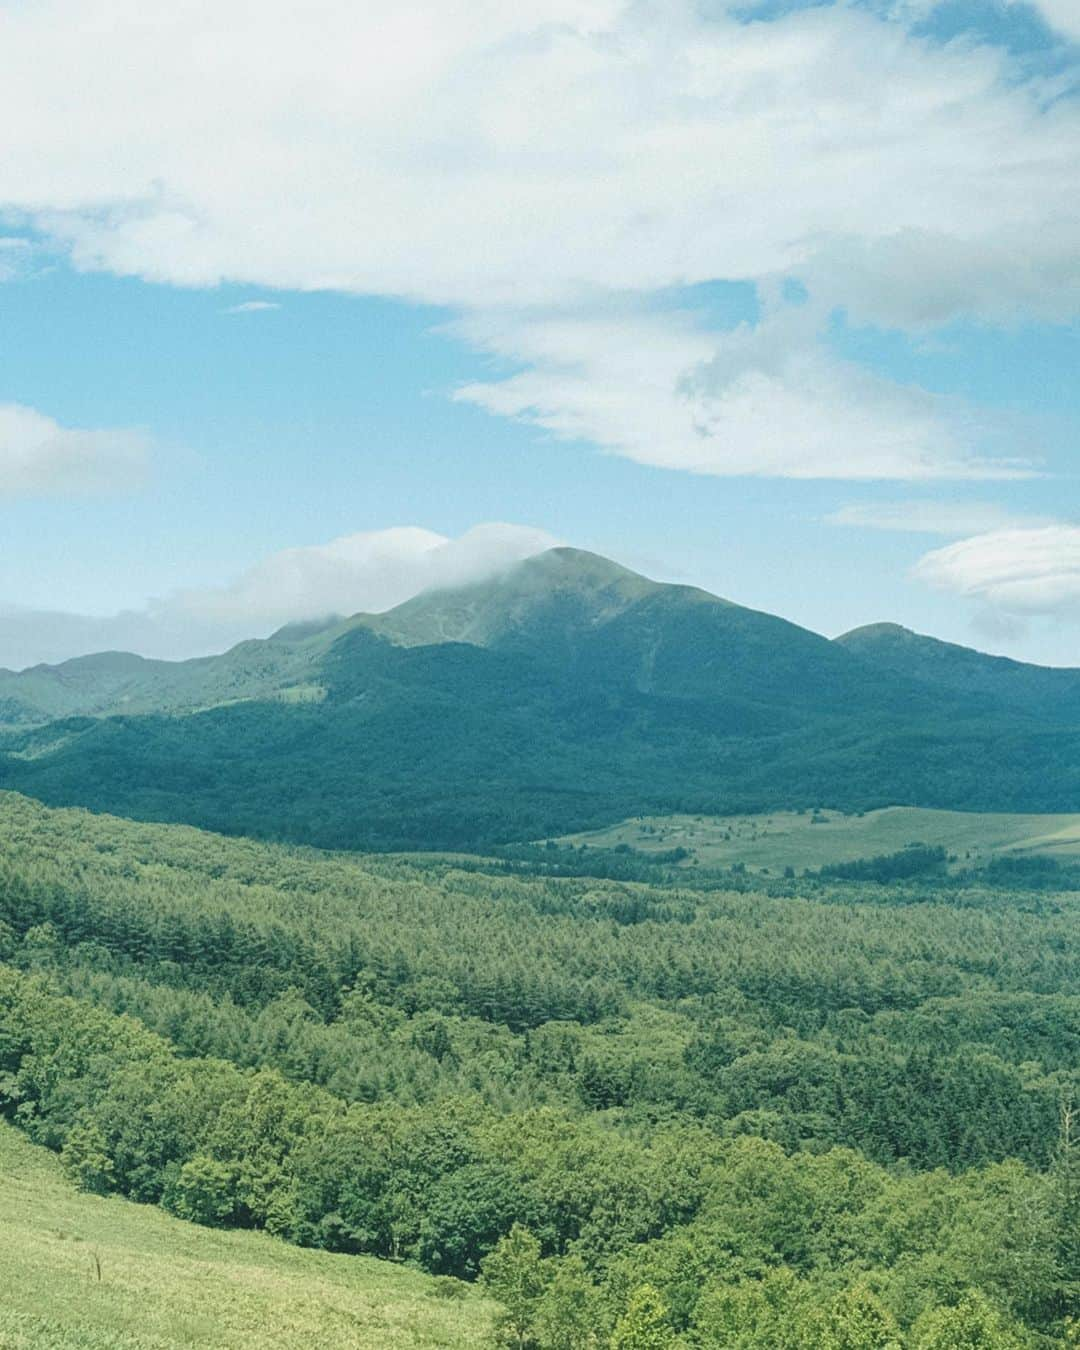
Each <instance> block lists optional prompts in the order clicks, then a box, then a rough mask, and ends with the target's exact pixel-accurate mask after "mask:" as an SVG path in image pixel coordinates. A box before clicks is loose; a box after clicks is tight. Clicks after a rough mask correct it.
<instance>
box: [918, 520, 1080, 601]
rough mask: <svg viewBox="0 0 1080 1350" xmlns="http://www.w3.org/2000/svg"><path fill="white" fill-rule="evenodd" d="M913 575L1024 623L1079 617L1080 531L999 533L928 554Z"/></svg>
mask: <svg viewBox="0 0 1080 1350" xmlns="http://www.w3.org/2000/svg"><path fill="white" fill-rule="evenodd" d="M915 575H916V576H917V577H919V578H920V579H921V580H923V581H926V582H928V583H929V584H930V585H932V586H936V587H939V588H942V589H945V590H950V591H954V592H956V593H958V594H960V595H963V596H965V597H967V598H968V599H971V600H975V601H978V602H979V603H980V604H982V605H983V606H984V607H985V608H986V609H987V610H990V611H995V612H997V613H1000V614H1005V615H1015V616H1020V617H1027V616H1036V615H1051V616H1058V617H1062V618H1064V617H1068V618H1078V617H1080V525H1070V524H1060V523H1059V524H1053V525H1044V526H1041V527H1037V528H1033V529H1005V530H995V531H993V532H991V533H990V534H982V535H976V536H975V537H973V538H971V539H963V540H961V541H959V542H958V543H955V544H949V545H947V546H946V547H945V548H940V549H935V550H934V551H933V552H932V553H928V554H926V556H925V557H923V558H921V559H920V560H919V562H918V564H917V565H916V568H915Z"/></svg>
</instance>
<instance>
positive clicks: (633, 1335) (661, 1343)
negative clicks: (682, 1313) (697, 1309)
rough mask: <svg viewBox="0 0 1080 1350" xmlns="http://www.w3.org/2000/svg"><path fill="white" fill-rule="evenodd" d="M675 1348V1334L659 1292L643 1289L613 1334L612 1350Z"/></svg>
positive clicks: (648, 1286) (647, 1286)
mask: <svg viewBox="0 0 1080 1350" xmlns="http://www.w3.org/2000/svg"><path fill="white" fill-rule="evenodd" d="M674 1345H675V1333H674V1332H673V1331H672V1329H671V1324H670V1323H669V1322H668V1320H667V1306H666V1304H665V1303H664V1300H663V1299H662V1298H661V1296H660V1292H659V1290H657V1289H654V1288H653V1286H652V1285H651V1284H643V1285H641V1286H639V1288H637V1289H635V1290H634V1292H633V1293H632V1294H631V1295H630V1302H629V1304H628V1305H627V1309H626V1312H624V1313H623V1315H622V1316H621V1317H620V1318H619V1320H618V1322H616V1324H615V1330H614V1331H613V1332H612V1333H611V1350H670V1347H673V1346H674Z"/></svg>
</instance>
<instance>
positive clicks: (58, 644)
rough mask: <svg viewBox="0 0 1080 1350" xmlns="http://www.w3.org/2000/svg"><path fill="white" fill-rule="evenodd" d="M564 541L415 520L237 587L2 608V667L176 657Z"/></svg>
mask: <svg viewBox="0 0 1080 1350" xmlns="http://www.w3.org/2000/svg"><path fill="white" fill-rule="evenodd" d="M557 542H558V540H556V539H555V538H554V537H553V536H551V535H549V534H547V533H546V532H545V531H543V530H538V529H533V528H531V527H528V526H522V525H506V524H487V525H478V526H475V527H474V528H473V529H471V530H468V531H466V532H465V533H464V534H462V535H461V536H459V537H458V538H456V539H450V538H446V537H445V536H444V535H440V534H436V533H434V532H433V531H431V530H424V529H419V528H415V527H408V526H406V527H400V528H396V529H388V530H375V531H371V532H368V533H363V534H354V535H347V536H345V537H344V538H341V539H335V540H333V541H332V542H330V543H329V544H323V545H315V546H312V547H307V548H292V549H286V550H284V551H283V552H281V553H275V554H273V555H271V556H270V557H268V558H264V559H263V560H262V561H261V562H259V563H256V564H255V565H254V566H253V567H251V568H249V569H248V570H247V571H246V572H244V573H243V574H242V575H241V576H240V577H239V578H237V580H236V581H234V582H232V583H231V584H229V585H225V586H220V587H204V588H201V589H197V590H186V591H179V592H177V593H176V594H174V595H171V596H167V597H165V598H163V599H157V600H151V601H149V602H148V603H147V605H146V607H145V609H141V610H133V611H128V612H125V613H122V614H116V615H109V616H104V617H94V616H89V615H79V614H63V613H49V612H41V611H29V610H19V609H8V610H7V611H3V610H0V667H7V668H9V669H20V668H22V667H24V666H28V665H32V664H36V663H37V662H41V661H45V662H57V661H61V660H66V659H67V658H68V657H72V656H79V655H85V654H87V653H90V652H98V651H105V650H124V651H135V652H138V653H139V654H140V655H143V656H154V657H162V658H167V659H180V658H183V657H188V656H198V655H204V654H208V653H211V652H216V651H223V650H224V649H225V648H227V647H229V646H231V645H233V644H234V643H236V642H240V641H242V640H243V639H245V638H250V637H265V636H268V635H269V634H270V633H271V632H273V631H274V629H276V628H279V627H281V626H282V625H283V624H286V623H291V622H296V621H300V620H304V619H319V618H324V617H327V616H329V615H332V614H343V615H348V614H354V613H357V612H361V611H367V612H379V611H382V610H385V609H390V608H392V607H393V606H394V605H397V604H400V603H401V602H402V601H404V600H407V599H409V597H410V596H413V595H416V594H418V593H419V592H420V591H422V590H427V589H430V588H433V587H446V586H456V585H463V584H465V583H467V582H470V581H479V580H482V579H483V578H484V577H486V576H492V575H494V574H495V573H497V572H499V571H501V570H503V569H504V568H506V567H508V566H510V565H511V564H512V563H515V562H518V561H520V560H521V559H522V558H527V557H530V556H531V555H532V554H534V553H540V552H542V551H543V550H544V549H547V548H551V547H553V546H554V545H555V544H556V543H557Z"/></svg>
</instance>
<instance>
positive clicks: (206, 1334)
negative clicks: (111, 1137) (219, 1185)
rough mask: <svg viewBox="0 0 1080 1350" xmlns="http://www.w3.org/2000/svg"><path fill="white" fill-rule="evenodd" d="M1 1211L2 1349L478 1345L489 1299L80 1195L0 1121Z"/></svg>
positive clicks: (365, 1263)
mask: <svg viewBox="0 0 1080 1350" xmlns="http://www.w3.org/2000/svg"><path fill="white" fill-rule="evenodd" d="M0 1216H2V1219H0V1350H22V1347H30V1346H33V1347H55V1348H56V1350H75V1347H79V1350H82V1348H83V1347H85V1350H156V1348H157V1347H164V1346H207V1347H211V1346H220V1347H226V1346H228V1347H230V1350H240V1348H241V1347H246V1346H252V1347H254V1346H258V1347H260V1348H261V1347H264V1346H265V1347H273V1346H281V1347H285V1346H288V1347H290V1350H304V1347H310V1348H311V1350H316V1347H318V1348H319V1350H323V1347H327V1346H343V1347H345V1346H348V1347H357V1350H360V1348H361V1347H362V1348H363V1350H375V1347H379V1350H384V1348H385V1350H406V1348H407V1347H408V1348H409V1350H411V1348H412V1347H417V1348H418V1350H419V1347H435V1346H447V1347H458V1346H461V1347H464V1346H482V1345H484V1344H485V1343H486V1339H487V1331H488V1328H489V1326H490V1317H491V1310H492V1305H490V1304H489V1303H487V1302H485V1301H484V1300H482V1299H481V1298H479V1297H478V1296H476V1295H475V1294H474V1293H473V1292H472V1291H469V1292H468V1294H467V1296H466V1297H465V1298H463V1299H460V1300H458V1299H450V1300H447V1299H441V1298H438V1297H436V1296H435V1295H434V1293H433V1290H434V1287H435V1286H434V1281H433V1280H432V1279H431V1278H430V1277H428V1276H426V1275H422V1274H420V1273H419V1272H417V1271H413V1270H410V1269H407V1268H405V1267H401V1266H394V1265H391V1264H389V1263H388V1262H384V1261H376V1260H372V1259H370V1258H367V1257H359V1256H357V1257H353V1256H332V1255H330V1254H329V1253H326V1252H308V1251H301V1250H300V1249H298V1248H296V1247H289V1246H287V1245H286V1244H285V1243H282V1242H277V1241H275V1240H274V1239H273V1238H269V1237H266V1236H265V1235H263V1234H258V1233H236V1232H233V1233H219V1232H215V1231H212V1230H210V1229H205V1228H197V1227H195V1226H194V1225H192V1224H187V1223H183V1222H181V1221H180V1220H179V1219H172V1218H169V1216H168V1215H166V1214H164V1213H162V1211H161V1210H159V1209H156V1208H152V1207H150V1206H144V1205H135V1204H132V1203H131V1202H130V1201H127V1200H121V1199H119V1198H116V1197H110V1198H109V1199H101V1198H99V1197H97V1196H93V1195H84V1194H82V1193H80V1192H78V1191H75V1190H74V1189H73V1188H72V1187H71V1186H70V1185H69V1184H68V1182H67V1181H66V1180H65V1179H64V1178H63V1177H62V1175H61V1174H60V1171H59V1168H58V1166H57V1164H56V1160H55V1159H54V1158H53V1157H52V1155H51V1154H48V1153H46V1152H45V1151H44V1150H42V1149H39V1148H35V1147H34V1146H33V1145H31V1144H28V1143H27V1142H26V1141H25V1139H24V1138H23V1137H22V1136H21V1135H19V1134H17V1133H16V1131H15V1130H14V1129H12V1127H11V1126H9V1125H5V1124H3V1123H2V1122H0ZM95 1259H96V1260H97V1261H100V1263H101V1279H100V1281H99V1280H98V1278H97V1274H96V1268H95Z"/></svg>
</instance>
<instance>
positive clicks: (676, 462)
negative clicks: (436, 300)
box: [456, 310, 1035, 481]
mask: <svg viewBox="0 0 1080 1350" xmlns="http://www.w3.org/2000/svg"><path fill="white" fill-rule="evenodd" d="M456 331H457V332H458V333H459V334H460V335H461V336H462V337H464V338H466V339H467V340H469V341H471V342H472V343H473V344H474V345H475V346H477V347H480V348H481V349H483V350H485V351H488V352H491V353H494V354H496V355H498V356H499V357H501V358H502V359H503V360H504V361H510V362H512V363H514V364H516V365H518V366H519V367H521V369H520V370H519V371H518V373H516V374H511V375H509V376H506V377H504V378H501V379H497V380H491V381H484V382H477V383H473V384H470V385H466V386H464V387H463V388H461V389H459V390H458V391H457V395H456V397H457V398H458V399H460V400H463V401H465V402H469V403H474V404H477V405H478V406H480V407H482V408H485V409H486V410H487V411H488V412H492V413H497V414H499V415H501V416H504V417H514V418H518V419H520V420H522V421H526V422H531V423H533V424H534V425H537V426H541V427H544V428H545V429H546V430H548V431H551V432H553V433H554V434H555V435H557V436H559V437H562V438H564V439H571V440H584V441H592V442H594V443H595V444H597V445H599V446H601V447H603V448H604V449H606V450H608V451H609V452H611V453H614V454H620V455H625V456H627V457H628V458H630V459H633V460H637V461H638V462H639V463H642V464H652V465H657V466H659V467H662V468H669V469H683V470H687V471H689V472H692V473H699V474H712V475H722V476H730V475H736V474H739V475H758V476H770V477H788V478H837V479H898V480H911V481H920V480H932V479H965V478H970V479H991V478H1000V479H1009V478H1020V477H1025V476H1028V475H1030V474H1031V473H1033V472H1034V471H1035V470H1034V465H1033V464H1032V463H1031V461H1025V460H1020V459H1017V458H1015V457H1007V456H1004V455H1001V454H997V453H995V452H996V451H997V450H998V449H999V447H1000V443H1001V440H1002V437H1001V435H1000V434H999V430H998V428H996V427H995V425H994V422H993V419H990V418H986V417H983V416H981V415H980V414H978V413H977V411H976V410H974V409H972V408H970V407H967V406H965V405H964V404H962V403H960V402H958V401H954V400H950V399H946V398H941V397H938V396H936V395H933V394H929V393H927V392H926V391H924V390H922V389H919V388H916V387H911V386H906V385H900V384H896V383H893V382H891V381H889V380H887V379H884V378H882V377H880V376H878V375H875V374H873V373H871V372H870V371H868V370H866V369H865V368H864V367H861V366H859V365H856V364H854V363H852V362H850V361H845V360H843V359H841V358H840V357H838V356H836V355H834V354H832V353H831V352H830V351H829V350H828V348H827V347H826V346H825V344H824V343H823V342H822V341H821V340H820V339H819V338H818V337H817V334H816V331H815V327H814V316H813V314H812V313H808V312H806V311H800V310H792V311H789V312H786V313H784V312H781V313H778V314H774V315H771V316H769V317H767V318H765V319H764V320H763V321H762V322H761V323H760V324H758V325H757V327H753V326H751V325H749V324H747V325H742V326H741V327H739V328H737V329H735V330H734V331H731V332H727V333H715V332H714V333H710V332H707V331H705V330H703V329H702V328H701V327H699V326H697V325H696V324H694V323H693V322H692V321H691V320H690V319H689V318H688V317H687V316H680V315H674V316H672V315H656V314H647V313H644V314H638V315H633V314H630V315H628V314H626V313H625V312H620V313H619V314H617V315H613V316H609V317H596V316H587V315H586V316H583V315H575V314H560V315H558V316H555V317H547V316H536V315H530V314H524V315H516V314H512V313H510V314H507V313H501V314H499V315H498V316H497V317H496V318H494V319H490V318H487V317H476V318H473V319H470V320H467V321H464V322H462V323H460V324H458V325H457V326H456Z"/></svg>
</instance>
